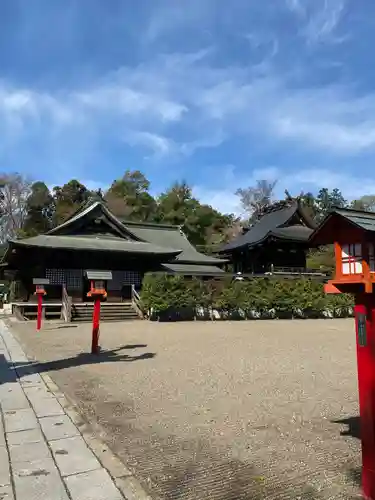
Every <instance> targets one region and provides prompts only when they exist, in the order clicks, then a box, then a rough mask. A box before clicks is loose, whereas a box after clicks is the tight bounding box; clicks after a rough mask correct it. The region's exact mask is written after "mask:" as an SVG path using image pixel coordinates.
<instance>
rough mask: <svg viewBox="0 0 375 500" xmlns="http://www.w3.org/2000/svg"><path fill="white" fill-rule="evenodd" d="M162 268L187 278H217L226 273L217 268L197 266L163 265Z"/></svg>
mask: <svg viewBox="0 0 375 500" xmlns="http://www.w3.org/2000/svg"><path fill="white" fill-rule="evenodd" d="M162 267H163V268H164V269H165V270H166V271H167V272H172V273H175V274H184V275H185V276H194V275H198V276H217V275H219V276H220V275H221V274H225V272H224V271H223V270H222V269H220V267H217V266H201V265H196V264H174V263H171V264H163V265H162Z"/></svg>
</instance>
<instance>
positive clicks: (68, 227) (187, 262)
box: [1, 201, 226, 302]
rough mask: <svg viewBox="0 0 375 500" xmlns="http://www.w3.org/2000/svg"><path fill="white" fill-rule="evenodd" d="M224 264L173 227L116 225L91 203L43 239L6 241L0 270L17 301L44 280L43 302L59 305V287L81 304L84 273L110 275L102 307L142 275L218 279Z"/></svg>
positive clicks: (31, 297) (101, 207)
mask: <svg viewBox="0 0 375 500" xmlns="http://www.w3.org/2000/svg"><path fill="white" fill-rule="evenodd" d="M225 262H226V261H225V260H222V259H218V258H215V257H210V256H207V255H203V254H201V253H199V252H198V251H197V250H196V249H195V248H194V247H193V245H191V244H190V242H189V241H188V239H187V237H186V236H185V234H184V233H183V232H182V231H181V229H180V228H179V227H177V226H170V225H160V224H150V223H138V222H127V221H121V220H119V219H118V218H117V217H116V216H115V215H114V214H113V213H112V212H111V211H110V210H109V209H108V207H107V206H106V205H105V203H103V202H100V201H95V202H89V203H88V204H87V205H86V206H84V207H82V208H81V209H80V210H79V211H78V212H76V213H75V214H74V215H73V216H72V217H70V218H69V219H68V220H67V221H65V222H64V223H63V224H61V225H60V226H58V227H56V228H54V229H52V230H51V231H49V232H48V233H46V234H41V235H38V236H34V237H30V238H25V239H19V240H13V241H10V242H9V245H8V248H7V251H6V253H5V255H4V257H3V261H2V264H1V266H2V269H3V274H7V275H8V276H11V279H12V281H13V282H15V283H16V284H17V288H16V292H15V295H16V300H18V301H26V302H27V301H32V302H33V301H34V300H35V298H34V295H33V293H34V291H35V287H34V286H33V278H46V279H48V280H49V285H47V286H46V291H47V295H46V297H45V300H46V301H47V302H48V301H51V300H52V301H53V300H55V301H56V300H61V297H62V289H63V287H64V289H65V290H66V292H67V294H68V295H69V296H70V297H71V298H72V301H73V302H86V301H88V300H89V299H88V297H87V293H88V291H89V280H88V279H87V270H108V271H109V270H110V271H111V274H112V279H111V280H110V281H108V282H107V285H106V286H107V290H106V291H107V302H116V301H117V302H120V301H123V300H127V299H130V297H131V291H132V289H133V288H134V289H139V288H140V287H141V283H142V279H143V276H144V274H145V273H147V272H165V273H170V274H176V273H177V274H183V275H185V276H202V277H209V276H220V275H221V274H224V271H223V270H222V269H221V268H220V267H219V266H222V265H223V264H224V263H225Z"/></svg>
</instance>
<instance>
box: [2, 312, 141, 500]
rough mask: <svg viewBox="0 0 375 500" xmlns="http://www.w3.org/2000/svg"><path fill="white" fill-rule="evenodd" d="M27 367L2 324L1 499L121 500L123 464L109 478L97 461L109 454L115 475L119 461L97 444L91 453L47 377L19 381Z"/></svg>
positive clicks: (77, 422) (34, 375)
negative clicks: (19, 373) (96, 451)
mask: <svg viewBox="0 0 375 500" xmlns="http://www.w3.org/2000/svg"><path fill="white" fill-rule="evenodd" d="M27 364H28V359H27V357H26V355H25V354H24V352H23V350H22V348H21V347H20V345H19V343H18V342H17V340H16V339H15V338H14V337H13V335H12V334H11V332H10V330H9V329H8V328H7V327H6V326H5V325H4V323H2V322H1V321H0V410H1V414H0V417H1V418H0V499H1V500H15V499H17V500H26V499H27V500H34V499H35V500H44V499H45V500H67V499H71V500H121V499H122V500H123V499H124V498H125V497H124V495H123V493H124V491H126V488H125V490H124V489H123V492H120V489H121V488H120V489H119V487H118V485H120V486H121V481H125V480H126V478H127V476H129V475H130V473H127V471H126V469H125V468H124V467H122V464H121V463H119V464H120V465H119V464H117V465H119V469H118V470H117V471H115V474H114V476H116V477H114V478H112V477H111V475H110V474H109V472H108V471H107V470H106V468H105V467H104V466H103V465H102V462H101V461H100V460H99V458H100V455H101V454H103V451H104V452H106V453H104V454H105V455H106V457H105V459H106V460H107V461H108V460H109V461H110V462H111V464H110V465H111V466H110V468H111V469H112V470H114V466H115V465H116V459H115V457H113V456H112V457H111V454H110V451H109V450H108V449H106V448H103V446H102V445H101V443H100V442H98V441H95V438H91V440H92V442H94V447H95V446H96V448H97V449H98V450H99V452H98V454H95V453H94V452H93V450H92V449H91V448H90V447H89V445H88V444H89V443H88V442H87V441H88V440H87V439H85V437H84V434H83V433H82V432H81V430H80V428H79V426H80V427H82V425H83V422H82V419H80V417H79V416H78V415H77V414H76V413H75V412H74V409H72V408H71V406H70V405H69V402H68V401H67V400H66V399H65V398H64V396H63V395H62V393H61V392H60V391H59V390H58V388H57V386H55V385H54V384H53V382H52V381H51V379H50V378H49V377H48V375H46V374H42V375H41V374H39V373H38V372H37V371H35V372H34V373H33V372H31V373H28V374H27V375H24V376H22V377H21V378H19V377H18V373H17V370H18V371H19V370H21V367H22V366H23V365H25V366H27ZM116 482H117V483H118V484H117V485H116ZM128 486H129V485H128ZM130 494H131V491H130ZM127 498H129V499H130V498H135V497H134V496H132V497H130V496H128V495H127ZM137 498H138V497H137Z"/></svg>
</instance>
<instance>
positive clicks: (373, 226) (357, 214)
mask: <svg viewBox="0 0 375 500" xmlns="http://www.w3.org/2000/svg"><path fill="white" fill-rule="evenodd" d="M332 214H338V215H341V216H342V217H345V219H348V221H350V222H352V223H353V224H355V225H356V226H359V227H360V228H362V229H365V230H366V231H375V213H374V212H365V211H362V210H352V209H350V208H334V209H333V210H332V212H331V213H330V214H329V215H332Z"/></svg>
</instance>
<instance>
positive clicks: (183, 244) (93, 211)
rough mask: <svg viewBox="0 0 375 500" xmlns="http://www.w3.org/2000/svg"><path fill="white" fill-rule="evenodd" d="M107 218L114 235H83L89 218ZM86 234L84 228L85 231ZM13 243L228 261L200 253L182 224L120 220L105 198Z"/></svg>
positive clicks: (203, 261) (205, 262)
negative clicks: (41, 233) (181, 226)
mask: <svg viewBox="0 0 375 500" xmlns="http://www.w3.org/2000/svg"><path fill="white" fill-rule="evenodd" d="M98 219H100V220H103V221H104V222H105V225H106V227H110V229H111V233H112V234H111V235H109V236H108V235H102V234H100V235H96V234H92V235H87V234H80V231H81V229H82V230H83V229H84V228H85V224H86V223H87V220H98ZM82 232H83V233H84V231H82ZM10 243H11V244H12V245H20V246H29V247H45V248H63V249H76V250H98V251H100V250H103V251H104V250H107V251H120V252H129V253H131V252H134V253H139V254H148V255H151V254H154V255H164V256H165V258H166V261H170V260H171V259H173V258H174V257H176V258H175V260H174V262H176V263H177V262H178V263H185V264H203V265H215V264H216V265H220V264H223V263H225V262H227V261H226V260H222V259H217V258H215V257H210V256H207V255H204V254H202V253H200V252H198V251H197V250H196V249H195V248H194V246H193V245H192V244H191V243H190V242H189V240H188V239H187V237H186V236H185V234H184V233H183V232H182V231H181V229H180V228H179V227H178V226H170V225H166V224H151V223H141V222H132V221H123V222H122V221H120V220H119V219H118V218H117V217H116V216H115V215H114V214H113V213H112V212H111V211H110V210H109V209H108V208H107V206H106V205H105V204H104V203H103V202H101V201H94V202H88V203H86V204H85V205H84V206H82V207H81V208H80V209H79V210H77V211H76V212H75V213H74V214H73V215H72V216H71V217H70V218H69V219H68V220H67V221H65V222H63V223H62V224H60V225H59V226H57V227H55V228H54V229H52V230H51V231H49V232H48V233H47V234H44V235H39V236H35V237H32V238H25V239H23V240H16V241H13V242H10Z"/></svg>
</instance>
